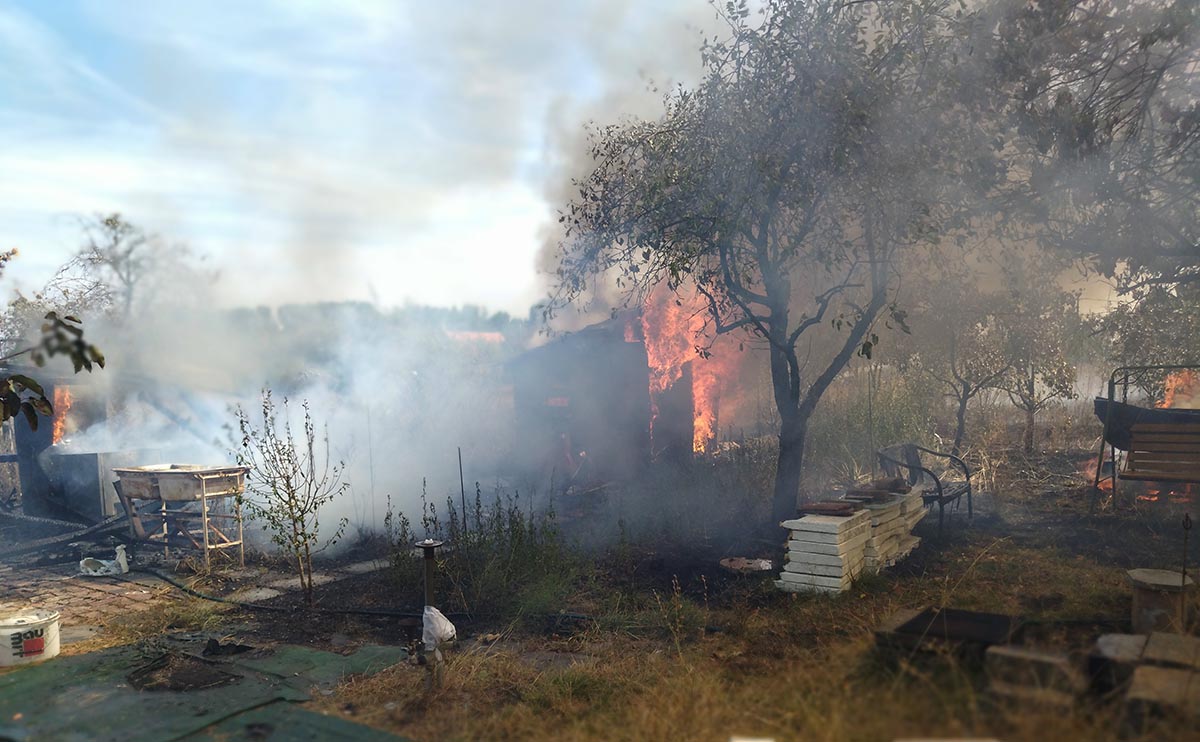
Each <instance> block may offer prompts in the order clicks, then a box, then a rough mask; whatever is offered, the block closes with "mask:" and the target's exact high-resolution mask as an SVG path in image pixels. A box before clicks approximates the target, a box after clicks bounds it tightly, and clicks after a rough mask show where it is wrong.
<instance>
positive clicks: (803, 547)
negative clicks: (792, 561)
mask: <svg viewBox="0 0 1200 742" xmlns="http://www.w3.org/2000/svg"><path fill="white" fill-rule="evenodd" d="M796 535H797V534H795V533H793V537H792V538H790V539H788V542H787V547H788V549H789V550H792V549H794V550H796V551H807V552H810V553H813V554H839V555H840V554H845V553H847V552H851V551H861V550H862V548H863V547H864V546H866V545H867V541H868V540H870V538H871V532H870V531H869V530H863V531H860V532H859V533H857V534H855V535H853V536H851V537H850V538H848V539H846V540H844V541H833V540H826V541H823V542H822V541H812V540H804V539H798V538H795V536H796ZM804 535H807V534H804Z"/></svg>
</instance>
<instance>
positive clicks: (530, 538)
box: [385, 484, 582, 620]
mask: <svg viewBox="0 0 1200 742" xmlns="http://www.w3.org/2000/svg"><path fill="white" fill-rule="evenodd" d="M423 489H424V488H423ZM421 500H422V505H423V509H422V514H421V523H420V527H421V529H422V530H423V531H424V533H425V537H427V538H435V539H438V540H441V541H444V542H445V544H446V545H445V547H444V548H443V549H441V550H440V551H439V554H438V557H439V558H438V572H439V583H440V584H441V585H442V586H443V587H441V588H440V589H438V590H437V591H436V592H437V593H438V594H437V599H438V600H440V601H441V602H442V603H443V605H442V606H441V607H442V608H443V610H451V611H457V610H461V611H465V612H469V613H476V614H488V615H494V616H496V617H499V618H501V619H504V620H518V619H522V618H525V617H528V616H532V615H541V614H546V613H553V612H557V611H558V610H559V608H560V607H561V605H562V603H563V601H564V600H565V599H566V598H567V596H568V595H569V593H570V591H571V589H572V587H573V585H574V583H575V580H576V578H577V577H578V576H579V575H580V573H581V565H582V560H581V558H580V556H579V554H578V553H577V552H576V550H574V549H572V548H570V547H568V545H567V544H566V542H565V540H564V539H563V537H562V535H561V533H560V531H559V529H558V526H557V524H556V521H555V516H554V511H553V509H549V510H546V511H544V512H535V511H533V510H532V509H526V508H525V507H524V502H525V501H524V500H522V498H521V495H520V493H519V492H516V493H513V494H511V495H509V494H508V493H506V492H504V491H503V490H502V489H501V488H500V487H497V488H496V490H495V492H494V496H493V498H492V501H491V503H490V504H485V503H484V498H483V494H482V492H481V490H480V487H479V485H478V484H476V486H475V501H474V503H473V507H472V506H470V505H469V508H470V510H471V512H469V513H467V514H465V515H464V514H463V513H460V512H459V507H458V506H456V504H455V498H454V497H447V498H446V505H445V509H444V510H443V511H442V512H439V511H438V509H437V508H436V507H435V505H434V503H432V502H430V501H429V500H428V499H426V493H425V492H424V491H422V497H421ZM385 528H386V530H387V533H388V539H389V542H390V544H391V548H390V552H391V565H392V569H393V573H394V574H395V575H396V578H397V580H399V581H401V583H402V584H405V585H414V586H415V585H419V584H420V580H421V579H422V578H421V564H420V559H421V558H420V557H419V556H417V555H416V554H415V553H414V551H413V539H414V538H415V536H414V534H413V531H412V527H411V524H410V522H409V520H408V518H407V517H406V516H405V515H404V514H403V513H398V512H394V511H393V510H392V507H391V502H390V499H389V502H388V513H387V515H386V517H385Z"/></svg>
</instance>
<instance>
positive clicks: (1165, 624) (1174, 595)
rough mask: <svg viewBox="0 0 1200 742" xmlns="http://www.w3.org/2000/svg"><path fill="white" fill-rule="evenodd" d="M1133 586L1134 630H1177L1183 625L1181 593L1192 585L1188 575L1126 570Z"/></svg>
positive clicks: (1170, 571)
mask: <svg viewBox="0 0 1200 742" xmlns="http://www.w3.org/2000/svg"><path fill="white" fill-rule="evenodd" d="M1126 575H1127V577H1128V579H1129V584H1130V586H1131V587H1132V588H1133V616H1132V620H1133V630H1134V632H1135V633H1138V634H1149V633H1152V632H1155V631H1166V632H1172V633H1177V632H1181V631H1183V627H1184V610H1185V607H1184V606H1185V605H1186V604H1185V601H1184V595H1185V594H1186V592H1187V590H1188V589H1190V588H1191V587H1192V585H1193V584H1194V583H1193V582H1192V578H1191V577H1185V576H1184V575H1181V574H1180V573H1179V572H1175V571H1172V570H1167V569H1131V570H1129V571H1128V572H1127V573H1126Z"/></svg>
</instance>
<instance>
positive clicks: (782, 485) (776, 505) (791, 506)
mask: <svg viewBox="0 0 1200 742" xmlns="http://www.w3.org/2000/svg"><path fill="white" fill-rule="evenodd" d="M807 433H808V419H807V417H805V419H803V420H802V419H801V415H800V413H799V412H798V411H792V412H791V413H790V414H789V415H788V417H787V418H785V419H784V421H783V424H782V426H780V429H779V459H778V461H777V463H776V466H775V496H774V498H773V499H772V501H771V516H772V518H773V519H774V520H775V522H776V523H778V522H780V521H783V520H787V519H788V518H793V517H795V515H796V508H797V507H798V505H799V500H800V472H801V470H802V469H803V465H804V438H805V436H806V434H807Z"/></svg>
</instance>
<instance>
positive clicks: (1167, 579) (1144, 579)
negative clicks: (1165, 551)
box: [1125, 569, 1196, 593]
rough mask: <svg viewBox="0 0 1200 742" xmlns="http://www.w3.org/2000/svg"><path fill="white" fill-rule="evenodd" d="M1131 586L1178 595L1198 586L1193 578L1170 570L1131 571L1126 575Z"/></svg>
mask: <svg viewBox="0 0 1200 742" xmlns="http://www.w3.org/2000/svg"><path fill="white" fill-rule="evenodd" d="M1125 576H1126V577H1127V578H1128V579H1129V584H1131V585H1133V586H1134V587H1136V588H1141V589H1142V590H1159V591H1162V592H1167V593H1177V592H1180V591H1182V590H1183V589H1184V587H1185V586H1186V587H1191V586H1192V585H1194V584H1196V583H1194V582H1192V578H1191V577H1187V576H1184V575H1183V574H1181V573H1179V572H1177V571H1173V570H1169V569H1131V570H1129V571H1128V572H1126V573H1125Z"/></svg>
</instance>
